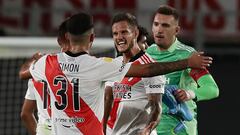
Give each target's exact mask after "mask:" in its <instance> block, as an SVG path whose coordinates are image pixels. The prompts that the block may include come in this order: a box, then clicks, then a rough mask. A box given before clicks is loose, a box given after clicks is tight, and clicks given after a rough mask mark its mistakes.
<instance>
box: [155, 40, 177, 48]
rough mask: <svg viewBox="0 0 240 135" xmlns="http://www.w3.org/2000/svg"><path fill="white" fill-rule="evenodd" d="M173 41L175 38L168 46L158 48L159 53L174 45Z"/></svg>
mask: <svg viewBox="0 0 240 135" xmlns="http://www.w3.org/2000/svg"><path fill="white" fill-rule="evenodd" d="M175 41H176V37H175V38H174V39H173V40H172V42H171V43H170V44H169V45H162V46H158V49H159V50H161V51H166V50H168V49H169V48H170V47H171V46H172V45H173V44H174V42H175Z"/></svg>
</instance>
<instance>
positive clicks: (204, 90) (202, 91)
mask: <svg viewBox="0 0 240 135" xmlns="http://www.w3.org/2000/svg"><path fill="white" fill-rule="evenodd" d="M197 84H198V88H197V90H195V91H194V92H195V94H196V98H195V100H196V101H202V100H210V99H213V98H216V97H218V96H219V88H218V86H217V83H216V82H215V80H214V79H213V77H212V76H211V74H206V75H203V76H201V77H200V78H199V79H198V80H197Z"/></svg>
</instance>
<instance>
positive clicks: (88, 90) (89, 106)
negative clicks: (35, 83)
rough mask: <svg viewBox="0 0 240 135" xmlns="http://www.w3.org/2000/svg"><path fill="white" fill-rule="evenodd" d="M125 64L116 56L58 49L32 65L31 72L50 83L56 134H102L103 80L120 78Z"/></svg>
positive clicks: (125, 70) (124, 69)
mask: <svg viewBox="0 0 240 135" xmlns="http://www.w3.org/2000/svg"><path fill="white" fill-rule="evenodd" d="M38 66H39V67H38ZM125 67H127V68H125ZM125 67H124V65H122V62H120V61H118V60H115V59H114V60H113V59H111V58H95V57H92V56H89V55H88V54H87V53H79V54H71V53H70V52H68V53H59V54H57V55H54V56H51V55H48V56H44V58H42V59H40V60H39V61H38V62H37V63H36V64H35V67H34V68H36V69H33V70H36V72H35V73H34V72H33V71H32V72H31V73H32V74H33V76H35V77H36V76H39V77H38V78H39V79H43V80H47V82H48V84H49V87H50V95H51V108H52V120H53V122H54V126H53V127H54V128H53V130H54V131H55V132H56V134H57V135H61V134H84V135H87V134H91V135H101V134H102V125H101V120H102V117H103V101H104V91H103V88H102V86H103V85H102V84H103V82H104V81H108V80H121V79H122V78H123V77H124V75H125V74H126V72H127V71H128V68H129V67H130V66H129V65H128V66H125ZM37 72H39V73H37Z"/></svg>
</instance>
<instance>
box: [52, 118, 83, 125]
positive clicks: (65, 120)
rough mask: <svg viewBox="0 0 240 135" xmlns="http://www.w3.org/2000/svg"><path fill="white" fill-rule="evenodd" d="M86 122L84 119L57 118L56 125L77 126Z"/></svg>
mask: <svg viewBox="0 0 240 135" xmlns="http://www.w3.org/2000/svg"><path fill="white" fill-rule="evenodd" d="M84 121H85V119H84V118H80V117H75V118H55V122H56V123H61V124H62V125H69V124H77V123H83V122H84Z"/></svg>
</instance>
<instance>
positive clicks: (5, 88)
mask: <svg viewBox="0 0 240 135" xmlns="http://www.w3.org/2000/svg"><path fill="white" fill-rule="evenodd" d="M160 4H168V5H171V6H173V7H175V8H177V9H178V11H179V12H180V13H181V17H180V25H181V28H182V29H181V33H180V34H179V40H181V41H183V42H184V43H186V44H188V45H190V46H193V47H195V48H196V49H197V50H203V51H205V52H206V53H207V54H208V55H210V56H212V57H213V58H214V63H213V64H212V66H211V67H210V68H209V70H210V72H211V73H212V75H213V77H214V78H215V80H216V82H217V84H218V86H219V88H220V96H219V97H218V98H216V99H213V100H209V101H202V102H198V122H199V135H236V134H238V132H237V129H238V128H239V127H238V125H239V124H238V123H236V122H238V121H239V120H240V119H239V114H240V112H239V109H238V107H239V106H240V102H239V101H238V99H239V98H238V96H239V95H240V88H238V83H240V79H239V75H240V14H239V11H240V0H0V35H1V36H0V54H2V55H0V76H1V78H0V135H26V134H27V132H26V129H25V128H24V127H23V125H22V123H21V121H20V111H21V106H22V103H23V100H24V96H25V92H26V89H27V81H20V80H19V79H18V70H19V67H20V65H21V64H22V63H23V62H24V61H25V60H26V58H27V57H29V56H28V55H26V56H23V55H22V53H23V54H24V53H27V52H28V51H24V46H23V45H24V44H25V43H20V42H17V43H15V44H11V45H10V44H8V43H7V42H3V41H4V39H5V38H11V39H10V41H11V42H12V40H14V38H16V37H20V38H24V37H34V38H36V37H37V38H39V37H53V38H55V37H56V30H57V27H58V25H59V24H60V23H61V22H62V21H63V20H64V19H65V18H67V17H69V16H70V15H71V14H73V13H76V12H78V11H82V10H87V11H88V12H90V13H92V14H93V16H94V21H95V30H96V34H97V37H98V38H104V39H108V40H111V27H110V26H111V25H110V23H111V18H112V16H113V15H114V14H115V13H117V12H122V11H126V12H130V13H132V14H134V15H136V17H137V19H138V21H139V24H141V25H142V26H144V27H146V28H147V29H148V31H149V32H151V21H152V17H153V13H154V11H155V10H156V9H157V8H158V6H159V5H160ZM39 41H40V42H39V43H38V44H39V45H41V43H43V42H44V41H43V39H40V40H39ZM32 44H36V42H34V41H33V42H32ZM53 44H54V43H53ZM30 45H31V43H30ZM28 47H29V46H28ZM30 47H31V46H30ZM16 48H17V51H16V52H14V53H13V52H12V51H13V49H16ZM21 48H23V49H22V50H20V49H21ZM32 48H33V50H34V48H35V46H32ZM34 51H35V50H34ZM5 52H7V53H5ZM111 53H113V50H110V51H109V50H107V49H106V51H105V52H104V53H96V54H98V55H99V56H100V55H103V56H106V55H107V56H113V55H112V54H111ZM3 54H4V55H3ZM20 54H21V55H20ZM11 56H14V57H11Z"/></svg>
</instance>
